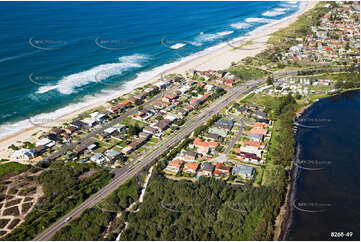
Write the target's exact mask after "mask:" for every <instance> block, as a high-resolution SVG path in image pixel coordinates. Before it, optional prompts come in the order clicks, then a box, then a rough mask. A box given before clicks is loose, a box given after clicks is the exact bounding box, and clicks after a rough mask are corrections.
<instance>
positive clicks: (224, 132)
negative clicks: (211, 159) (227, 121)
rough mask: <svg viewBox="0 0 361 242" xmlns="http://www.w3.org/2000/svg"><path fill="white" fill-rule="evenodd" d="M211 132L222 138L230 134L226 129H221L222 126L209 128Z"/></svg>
mask: <svg viewBox="0 0 361 242" xmlns="http://www.w3.org/2000/svg"><path fill="white" fill-rule="evenodd" d="M209 133H211V134H217V135H219V136H221V137H222V138H225V137H227V135H228V131H227V130H224V129H220V128H217V127H212V128H210V129H209Z"/></svg>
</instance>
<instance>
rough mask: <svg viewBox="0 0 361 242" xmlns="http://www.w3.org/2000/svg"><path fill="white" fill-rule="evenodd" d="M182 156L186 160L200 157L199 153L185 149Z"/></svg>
mask: <svg viewBox="0 0 361 242" xmlns="http://www.w3.org/2000/svg"><path fill="white" fill-rule="evenodd" d="M182 157H183V159H185V160H196V159H197V157H198V153H197V152H194V151H190V150H183V151H182Z"/></svg>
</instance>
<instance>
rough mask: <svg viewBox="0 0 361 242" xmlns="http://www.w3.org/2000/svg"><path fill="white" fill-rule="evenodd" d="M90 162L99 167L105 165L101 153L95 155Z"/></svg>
mask: <svg viewBox="0 0 361 242" xmlns="http://www.w3.org/2000/svg"><path fill="white" fill-rule="evenodd" d="M90 160H91V161H92V162H94V163H96V164H98V165H102V164H104V163H105V158H104V156H103V155H102V154H100V153H95V154H94V155H93V156H92V157H90Z"/></svg>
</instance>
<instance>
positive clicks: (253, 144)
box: [243, 140, 265, 149]
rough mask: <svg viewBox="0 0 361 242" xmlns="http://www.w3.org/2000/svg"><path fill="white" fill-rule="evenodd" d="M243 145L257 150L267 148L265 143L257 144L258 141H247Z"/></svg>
mask: <svg viewBox="0 0 361 242" xmlns="http://www.w3.org/2000/svg"><path fill="white" fill-rule="evenodd" d="M243 145H244V146H253V147H256V148H257V149H264V148H265V143H263V142H257V141H253V140H245V141H243Z"/></svg>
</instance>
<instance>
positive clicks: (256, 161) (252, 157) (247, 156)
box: [237, 151, 261, 165]
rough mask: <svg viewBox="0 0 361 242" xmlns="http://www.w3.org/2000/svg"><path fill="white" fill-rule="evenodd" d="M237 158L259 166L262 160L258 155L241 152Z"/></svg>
mask: <svg viewBox="0 0 361 242" xmlns="http://www.w3.org/2000/svg"><path fill="white" fill-rule="evenodd" d="M237 158H238V159H241V160H243V161H247V162H251V163H254V164H257V165H259V164H260V163H261V158H259V157H258V156H257V155H256V154H253V153H248V152H243V151H241V152H239V153H238V154H237Z"/></svg>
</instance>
